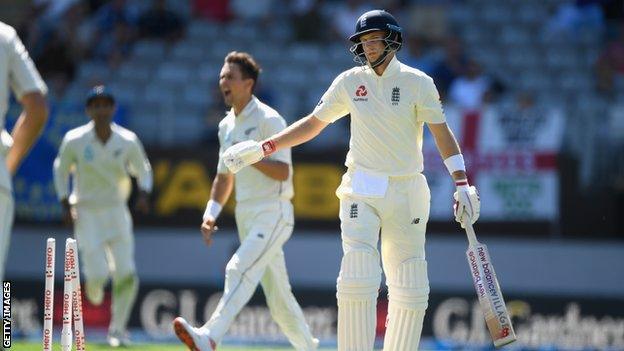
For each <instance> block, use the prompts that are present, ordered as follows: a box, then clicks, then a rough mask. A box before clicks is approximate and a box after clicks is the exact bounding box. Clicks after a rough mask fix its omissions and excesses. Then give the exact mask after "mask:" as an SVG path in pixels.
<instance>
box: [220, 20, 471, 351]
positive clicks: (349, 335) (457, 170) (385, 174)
mask: <svg viewBox="0 0 624 351" xmlns="http://www.w3.org/2000/svg"><path fill="white" fill-rule="evenodd" d="M349 39H350V40H351V41H352V42H354V45H353V46H352V48H351V52H352V53H353V54H354V55H355V60H356V61H357V62H359V63H361V64H362V66H361V67H355V68H352V69H350V70H347V71H345V72H343V73H342V74H340V75H339V76H338V77H337V78H336V79H335V80H334V82H333V83H332V85H331V86H330V87H329V89H328V90H327V91H326V92H325V94H324V95H323V96H322V98H321V100H320V101H319V103H318V105H317V106H316V108H315V109H314V111H313V112H312V114H310V115H309V116H307V117H304V118H302V119H301V120H299V121H297V122H295V123H294V124H293V125H291V126H289V127H288V128H286V129H285V130H284V131H282V132H280V133H276V134H275V135H272V136H270V137H268V138H266V139H264V140H263V141H260V142H257V141H246V142H242V143H240V144H237V145H234V146H232V147H230V148H229V149H227V150H226V151H225V152H224V154H223V156H222V159H223V161H224V162H225V164H226V166H227V167H228V168H229V169H230V170H231V171H232V172H233V173H237V172H239V171H240V172H243V171H245V170H246V168H244V167H245V166H247V165H251V164H254V163H255V162H257V161H260V160H262V159H263V158H265V157H267V156H269V155H272V154H273V153H274V152H279V150H281V149H284V148H290V147H293V146H295V145H299V144H302V143H304V142H306V141H308V140H310V139H312V138H314V137H315V136H316V135H318V134H319V133H320V132H321V130H323V128H325V127H326V126H327V125H328V124H329V123H332V122H334V121H336V120H338V119H339V118H341V117H343V116H345V115H347V114H350V116H351V140H350V143H349V146H350V149H349V153H348V154H347V158H346V162H345V164H346V166H347V168H348V170H347V172H346V174H345V175H344V176H343V178H342V183H341V184H340V186H339V187H338V190H337V191H336V193H337V195H338V197H339V198H340V220H341V230H342V249H343V252H344V255H343V257H342V263H341V267H340V273H339V276H338V280H337V295H336V296H337V299H338V350H341V351H371V350H373V348H374V342H375V327H376V325H377V324H376V302H377V294H378V288H379V284H380V282H381V267H380V258H381V265H382V266H383V269H384V272H385V274H386V283H387V285H388V299H389V304H388V316H387V321H386V325H387V328H386V334H385V340H384V350H386V351H388V350H392V351H406V350H417V349H418V344H419V341H420V335H421V331H422V324H423V319H424V316H425V310H426V308H427V304H428V298H429V280H428V277H427V261H426V260H425V230H426V225H427V221H428V219H429V204H430V198H431V196H430V193H429V186H428V185H427V180H426V179H425V177H424V176H423V175H422V171H423V155H422V135H423V126H424V124H425V123H426V124H427V126H428V127H429V130H430V131H431V134H432V135H433V137H434V138H435V141H436V145H437V146H438V150H439V151H440V155H441V156H442V158H443V159H444V163H445V165H446V166H447V168H448V170H449V172H450V173H451V175H452V177H453V179H454V180H455V184H456V186H457V191H456V193H455V200H456V204H455V206H454V207H455V217H456V218H455V219H456V220H457V221H458V222H460V223H461V222H462V220H463V221H468V220H469V221H471V222H472V223H474V222H475V221H476V220H477V218H478V217H479V198H478V196H477V193H476V189H475V188H474V187H471V186H469V185H468V180H467V178H466V172H465V165H464V160H463V156H462V155H461V153H460V150H459V146H458V144H457V141H456V140H455V137H454V136H453V133H452V132H451V130H450V129H449V127H448V126H447V124H446V121H445V117H444V114H443V112H442V106H441V103H440V100H439V96H438V92H437V90H436V87H435V85H434V83H433V80H432V79H431V78H430V77H429V76H427V75H426V74H425V73H423V72H421V71H419V70H417V69H414V68H411V67H408V66H406V65H404V64H402V63H401V62H399V61H398V59H397V58H396V57H395V54H396V52H397V51H398V50H399V49H400V48H401V44H402V33H401V27H399V25H398V23H397V21H396V20H395V19H394V17H393V16H392V15H390V14H389V13H388V12H386V11H383V10H374V11H369V12H366V13H364V14H363V15H362V16H361V17H360V18H359V19H358V21H357V23H356V26H355V33H354V34H353V35H352V36H351V37H350V38H349ZM380 230H381V255H380V253H379V251H378V249H377V244H378V241H379V237H380ZM380 256H381V257H380Z"/></svg>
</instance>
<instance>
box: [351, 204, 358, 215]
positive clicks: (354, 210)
mask: <svg viewBox="0 0 624 351" xmlns="http://www.w3.org/2000/svg"><path fill="white" fill-rule="evenodd" d="M357 207H358V206H357V204H351V212H350V213H349V218H357V216H358V208H357Z"/></svg>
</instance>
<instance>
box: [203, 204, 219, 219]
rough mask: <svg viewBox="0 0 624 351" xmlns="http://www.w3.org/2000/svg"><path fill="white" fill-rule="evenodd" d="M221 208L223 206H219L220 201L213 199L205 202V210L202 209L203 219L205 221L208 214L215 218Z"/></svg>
mask: <svg viewBox="0 0 624 351" xmlns="http://www.w3.org/2000/svg"><path fill="white" fill-rule="evenodd" d="M222 209H223V206H221V204H220V203H218V202H216V201H213V200H209V201H208V203H207V204H206V210H205V211H204V217H203V220H204V221H205V220H206V218H207V217H208V216H212V218H214V219H217V217H219V213H221V210H222Z"/></svg>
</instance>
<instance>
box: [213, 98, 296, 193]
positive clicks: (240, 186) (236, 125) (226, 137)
mask: <svg viewBox="0 0 624 351" xmlns="http://www.w3.org/2000/svg"><path fill="white" fill-rule="evenodd" d="M284 128H286V121H284V119H283V118H282V116H280V114H279V113H278V112H277V111H275V110H274V109H272V108H271V107H269V106H268V105H266V104H264V103H262V102H261V101H260V100H258V98H256V97H255V96H252V98H251V100H250V101H249V103H248V104H247V106H245V108H244V109H243V110H242V111H241V112H240V113H239V114H238V116H235V115H234V109H231V110H230V111H229V112H228V113H227V115H226V116H225V118H223V120H221V122H220V123H219V143H220V149H219V164H218V166H217V172H218V173H229V171H228V169H227V167H226V166H225V164H224V163H223V159H222V158H221V155H223V152H224V151H225V150H226V149H227V148H228V147H230V146H232V145H234V144H236V143H240V142H242V141H245V140H256V141H262V140H264V139H266V138H268V137H270V136H272V135H273V134H275V133H277V132H279V131H281V130H283V129H284ZM267 159H269V160H273V161H280V162H284V163H286V164H288V165H291V166H290V175H289V176H288V179H287V180H285V181H283V182H281V181H278V180H275V179H272V178H270V177H268V176H266V175H264V173H262V172H260V171H259V170H257V169H256V168H254V167H253V166H249V167H245V168H243V169H242V170H240V171H239V172H238V173H236V174H235V175H234V177H235V181H234V187H235V189H236V201H237V202H239V203H240V202H243V201H250V200H267V199H285V200H290V199H291V198H292V197H293V194H294V191H293V185H292V175H293V171H292V160H291V155H290V149H282V150H279V151H277V152H275V153H274V154H272V155H270V156H269V157H268V158H267Z"/></svg>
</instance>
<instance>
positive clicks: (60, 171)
mask: <svg viewBox="0 0 624 351" xmlns="http://www.w3.org/2000/svg"><path fill="white" fill-rule="evenodd" d="M75 160H76V158H75V157H74V152H73V150H72V149H71V145H70V143H69V142H68V141H67V138H64V139H63V141H62V142H61V147H60V148H59V153H58V155H57V156H56V159H54V167H53V173H54V189H55V190H56V196H57V197H58V199H59V201H60V200H63V199H65V198H67V197H69V174H70V172H71V167H72V165H73V164H74V162H75Z"/></svg>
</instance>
